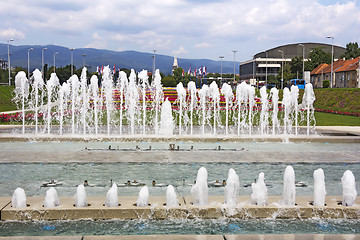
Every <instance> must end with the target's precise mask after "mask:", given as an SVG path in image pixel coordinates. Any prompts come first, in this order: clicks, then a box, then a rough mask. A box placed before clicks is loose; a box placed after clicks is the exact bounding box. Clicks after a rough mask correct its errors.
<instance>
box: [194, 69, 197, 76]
mask: <svg viewBox="0 0 360 240" xmlns="http://www.w3.org/2000/svg"><path fill="white" fill-rule="evenodd" d="M196 70H197V69H196V68H195V70H194V76H195V77H196Z"/></svg>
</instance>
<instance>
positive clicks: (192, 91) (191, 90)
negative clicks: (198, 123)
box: [188, 81, 197, 135]
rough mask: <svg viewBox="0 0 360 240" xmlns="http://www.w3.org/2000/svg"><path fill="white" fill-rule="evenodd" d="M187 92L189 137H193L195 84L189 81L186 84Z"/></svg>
mask: <svg viewBox="0 0 360 240" xmlns="http://www.w3.org/2000/svg"><path fill="white" fill-rule="evenodd" d="M188 91H189V96H190V135H193V124H194V120H193V119H194V109H195V108H196V105H197V104H196V103H197V97H196V85H195V82H193V81H190V82H189V83H188Z"/></svg>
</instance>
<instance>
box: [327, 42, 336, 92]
mask: <svg viewBox="0 0 360 240" xmlns="http://www.w3.org/2000/svg"><path fill="white" fill-rule="evenodd" d="M326 38H331V39H332V43H331V76H330V88H332V87H333V71H334V66H333V65H334V37H333V36H327V37H326Z"/></svg>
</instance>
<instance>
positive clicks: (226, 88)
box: [221, 83, 234, 135]
mask: <svg viewBox="0 0 360 240" xmlns="http://www.w3.org/2000/svg"><path fill="white" fill-rule="evenodd" d="M221 93H222V94H223V95H224V97H225V135H228V134H229V128H228V125H229V109H230V107H231V104H232V100H233V98H234V94H233V91H232V89H231V86H230V85H229V84H227V83H224V84H223V85H222V88H221Z"/></svg>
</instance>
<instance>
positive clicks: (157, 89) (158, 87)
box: [125, 69, 171, 135]
mask: <svg viewBox="0 0 360 240" xmlns="http://www.w3.org/2000/svg"><path fill="white" fill-rule="evenodd" d="M125 76H126V75H125ZM151 85H152V87H153V88H154V93H153V95H154V96H153V99H154V102H153V104H155V106H154V107H153V108H155V118H154V127H155V131H154V132H155V135H158V133H159V110H160V109H159V108H160V103H161V102H163V100H164V92H163V89H162V84H161V75H160V71H159V69H156V71H155V77H154V81H153V82H152V83H151ZM170 109H171V105H170Z"/></svg>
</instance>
